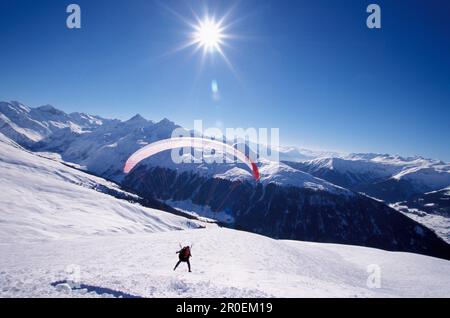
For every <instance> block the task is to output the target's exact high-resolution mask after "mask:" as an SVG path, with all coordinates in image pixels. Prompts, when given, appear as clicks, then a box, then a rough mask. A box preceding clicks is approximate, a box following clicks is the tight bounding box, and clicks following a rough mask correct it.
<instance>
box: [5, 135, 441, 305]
mask: <svg viewBox="0 0 450 318" xmlns="http://www.w3.org/2000/svg"><path fill="white" fill-rule="evenodd" d="M0 179H1V182H0V193H1V195H0V207H1V208H0V221H1V222H0V255H2V257H0V286H1V287H0V297H118V298H128V297H181V298H187V297H448V296H449V295H450V284H449V281H448V279H447V278H448V276H449V273H450V262H449V261H447V260H443V259H438V258H434V257H429V256H424V255H418V254H410V253H398V252H396V253H393V252H387V251H383V250H378V249H372V248H366V247H356V246H348V245H336V244H323V243H321V244H318V243H309V242H299V241H281V240H273V239H271V238H268V237H264V236H260V235H256V234H252V233H248V232H241V231H236V230H231V229H225V228H220V227H218V226H217V225H215V224H210V223H205V222H201V221H197V220H189V219H186V218H184V217H180V216H175V215H173V214H171V213H167V212H163V211H159V210H156V209H150V208H145V207H143V206H142V205H140V204H137V203H132V202H129V201H130V197H131V198H132V197H134V196H135V195H133V194H131V193H127V192H126V191H124V190H123V189H121V188H120V187H119V186H118V185H117V184H114V183H112V182H110V181H107V180H105V179H102V178H100V177H95V176H93V175H91V174H88V173H85V172H83V171H80V170H79V169H75V168H73V167H71V166H69V165H68V164H66V163H64V162H63V161H62V160H61V158H60V157H59V156H57V155H54V154H53V155H52V154H49V153H33V152H31V151H28V150H26V149H24V148H22V147H21V146H20V145H18V144H17V143H15V142H14V141H12V140H11V139H9V138H7V137H6V136H4V135H3V134H1V133H0ZM104 192H107V193H108V192H112V193H114V195H110V194H107V193H104ZM120 193H121V194H122V195H121V197H123V198H122V199H121V198H117V197H116V196H119V197H120V195H119V194H120ZM179 242H183V243H186V244H191V243H194V246H193V255H194V257H193V259H192V260H191V263H192V267H193V272H192V273H187V271H186V269H185V268H182V267H180V268H179V270H177V271H176V272H174V271H173V270H172V269H173V266H174V264H175V262H176V260H177V258H176V255H175V253H174V252H175V251H176V250H177V249H178V244H179ZM374 266H377V268H380V269H381V272H380V273H381V276H380V281H379V285H376V286H374V285H373V283H372V284H369V283H370V282H372V280H371V279H370V277H369V275H370V274H371V273H372V272H371V271H368V269H370V268H373V267H374ZM368 282H369V283H368Z"/></svg>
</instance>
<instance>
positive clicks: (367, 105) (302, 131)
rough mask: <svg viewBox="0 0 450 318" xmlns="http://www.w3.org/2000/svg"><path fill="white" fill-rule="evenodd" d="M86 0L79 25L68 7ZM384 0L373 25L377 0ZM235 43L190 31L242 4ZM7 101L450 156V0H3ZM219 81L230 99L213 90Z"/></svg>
mask: <svg viewBox="0 0 450 318" xmlns="http://www.w3.org/2000/svg"><path fill="white" fill-rule="evenodd" d="M70 3H78V4H79V5H80V6H81V9H82V29H81V30H69V29H67V28H66V25H65V21H66V17H67V14H66V13H65V8H66V6H67V5H68V4H70ZM370 3H378V4H380V6H381V8H382V29H381V30H369V29H368V28H367V27H366V24H365V21H366V17H367V13H366V12H365V11H366V7H367V5H368V4H370ZM233 5H234V10H233V12H232V14H231V15H230V17H229V19H228V21H229V22H234V24H233V25H232V26H231V27H230V29H229V32H230V33H232V34H234V35H238V36H239V38H236V39H233V40H231V41H229V46H230V47H229V48H225V53H226V54H227V56H228V58H229V59H230V61H231V63H232V64H233V66H234V68H235V71H236V74H235V73H233V72H232V71H230V69H229V68H228V66H227V65H226V63H225V62H224V61H223V59H221V58H220V57H219V56H218V55H217V53H216V54H215V55H212V56H209V57H208V59H207V60H206V61H204V65H203V68H202V69H200V66H201V64H202V62H201V61H202V58H201V54H198V53H197V54H196V53H194V52H193V50H192V49H186V50H182V51H179V52H176V53H170V52H172V51H173V50H174V49H175V48H177V47H178V46H180V45H181V44H182V43H183V42H185V41H186V38H187V33H188V32H189V27H188V26H187V25H186V24H185V23H184V22H183V21H182V20H181V19H180V17H177V16H176V15H175V14H173V13H172V12H170V10H168V9H167V8H170V9H171V10H173V11H176V12H177V13H178V14H179V16H182V17H185V18H186V19H189V20H193V15H192V10H193V11H195V12H197V13H198V14H199V15H203V13H204V12H203V11H204V7H205V6H207V7H208V8H209V12H210V13H215V14H216V15H217V16H221V15H223V14H224V13H225V12H226V11H227V10H228V9H229V8H230V7H231V6H233ZM0 43H1V46H0V100H18V101H21V102H23V103H25V104H27V105H30V106H39V105H42V104H52V105H54V106H56V107H58V108H60V109H62V110H64V111H67V112H72V111H84V112H88V113H94V114H98V115H102V116H105V117H119V118H121V119H126V118H128V117H131V116H132V115H134V114H136V113H140V114H141V115H143V116H144V117H146V118H149V119H153V120H159V119H162V118H164V117H167V118H169V119H171V120H172V121H175V122H176V123H179V124H181V125H183V126H186V127H191V126H192V125H193V121H194V120H195V119H203V120H204V122H205V124H206V125H207V126H212V125H215V124H216V123H222V125H223V127H269V128H270V127H279V128H280V134H281V138H282V140H281V141H282V143H283V144H286V145H297V146H304V147H313V148H318V149H331V150H342V151H351V152H382V153H396V154H401V155H415V154H418V155H423V156H426V157H433V158H437V159H442V160H445V161H450V146H449V143H450V2H449V1H445V0H441V1H439V0H433V1H415V0H408V1H406V0H405V1H402V0H395V1H393V0H392V1H379V0H371V1H357V0H353V1H350V0H348V1H332V0H326V1H325V0H314V1H312V0H309V1H302V0H292V1H287V0H282V1H281V0H273V1H272V0H241V1H239V2H233V1H230V0H227V1H214V0H209V1H182V0H161V1H160V2H157V1H152V0H122V1H114V0H108V1H106V0H105V1H103V0H71V1H63V0H58V1H56V0H39V1H37V0H0ZM213 80H216V81H217V83H218V86H219V90H220V100H218V101H217V100H214V99H213V98H212V97H211V81H213Z"/></svg>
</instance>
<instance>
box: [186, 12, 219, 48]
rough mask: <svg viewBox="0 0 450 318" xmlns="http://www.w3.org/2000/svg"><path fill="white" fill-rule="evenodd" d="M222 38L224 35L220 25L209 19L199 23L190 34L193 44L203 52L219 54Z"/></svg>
mask: <svg viewBox="0 0 450 318" xmlns="http://www.w3.org/2000/svg"><path fill="white" fill-rule="evenodd" d="M224 38H225V34H224V29H223V27H222V26H221V23H220V22H216V21H215V20H214V19H213V18H210V17H206V18H205V19H203V21H199V22H198V25H196V26H195V27H194V32H193V34H192V40H193V42H194V43H195V44H196V45H197V46H199V47H201V48H203V50H204V51H205V52H214V51H219V52H220V51H221V45H222V44H223V40H224Z"/></svg>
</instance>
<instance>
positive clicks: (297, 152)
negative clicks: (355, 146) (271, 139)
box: [272, 146, 346, 162]
mask: <svg viewBox="0 0 450 318" xmlns="http://www.w3.org/2000/svg"><path fill="white" fill-rule="evenodd" d="M272 151H275V152H278V155H279V158H280V160H281V161H293V162H302V161H308V160H312V159H316V158H329V157H337V158H340V157H343V156H346V154H344V153H339V152H335V151H323V150H311V149H305V148H299V147H293V146H280V147H277V148H272Z"/></svg>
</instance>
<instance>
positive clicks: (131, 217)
mask: <svg viewBox="0 0 450 318" xmlns="http://www.w3.org/2000/svg"><path fill="white" fill-rule="evenodd" d="M0 180H1V182H0V193H1V194H0V213H1V214H0V243H12V242H19V241H21V240H25V241H28V240H42V239H46V238H71V237H78V236H84V235H88V234H92V235H102V234H106V233H109V234H123V233H146V232H154V231H162V230H174V229H187V228H191V227H198V226H199V225H198V224H196V223H195V222H193V221H188V220H186V219H184V218H181V217H177V216H174V215H172V214H169V213H165V212H161V211H158V210H154V209H148V208H144V207H142V206H140V205H137V204H131V203H129V202H127V201H124V200H118V199H116V198H114V197H112V196H110V195H107V194H104V193H101V192H99V190H101V189H103V190H104V189H109V191H107V192H110V191H114V192H120V191H122V190H120V188H118V186H117V185H115V184H113V183H111V182H108V181H105V180H104V179H102V178H97V177H94V176H92V175H89V174H86V173H84V172H80V171H78V170H75V169H72V168H70V167H67V166H66V165H64V164H62V163H60V162H57V161H52V160H49V159H46V158H42V157H40V156H37V155H35V154H33V153H30V152H28V151H26V150H24V149H23V148H21V147H20V146H19V145H17V144H15V143H14V142H13V141H11V140H10V139H9V138H7V137H5V136H4V135H2V134H0ZM96 190H97V191H96ZM129 195H131V194H129Z"/></svg>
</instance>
